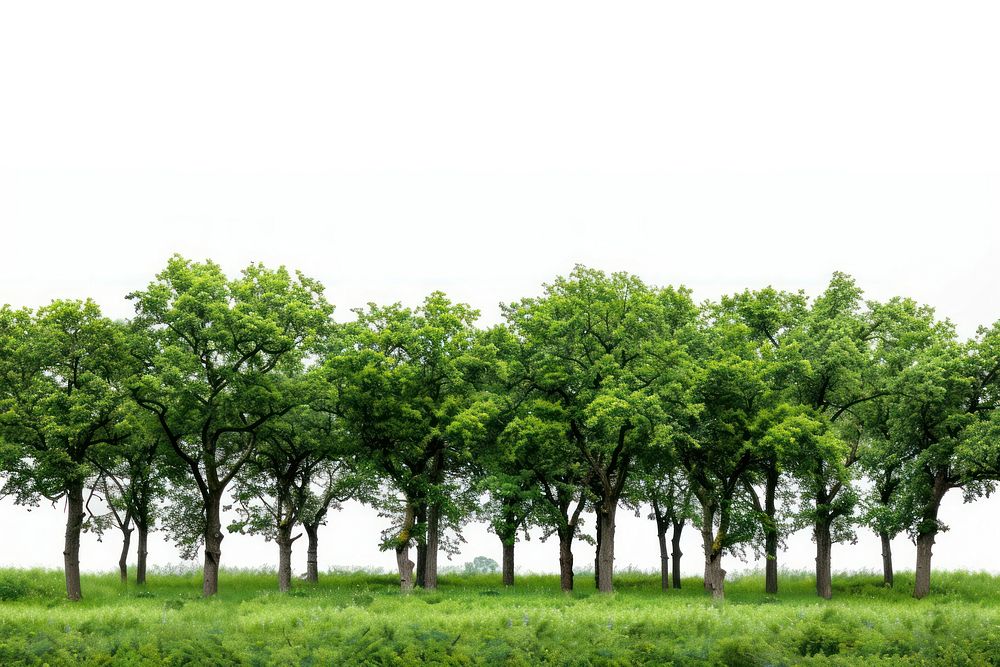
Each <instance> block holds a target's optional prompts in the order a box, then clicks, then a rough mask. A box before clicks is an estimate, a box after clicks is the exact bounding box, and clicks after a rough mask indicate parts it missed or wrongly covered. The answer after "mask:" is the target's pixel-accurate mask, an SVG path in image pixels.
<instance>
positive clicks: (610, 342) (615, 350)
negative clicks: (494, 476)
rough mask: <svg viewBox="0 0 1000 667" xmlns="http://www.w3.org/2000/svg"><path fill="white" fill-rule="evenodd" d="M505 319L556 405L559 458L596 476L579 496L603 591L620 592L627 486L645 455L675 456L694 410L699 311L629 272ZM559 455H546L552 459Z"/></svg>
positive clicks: (576, 285) (580, 272) (547, 290)
mask: <svg viewBox="0 0 1000 667" xmlns="http://www.w3.org/2000/svg"><path fill="white" fill-rule="evenodd" d="M503 311H504V316H505V318H506V319H507V321H508V323H509V325H510V326H511V327H512V330H513V331H514V334H515V335H516V336H517V337H519V338H521V339H522V340H523V341H524V348H525V351H526V354H527V357H526V359H525V363H524V364H523V368H524V370H525V372H526V373H527V380H526V382H527V383H528V384H529V385H530V386H531V387H532V388H533V390H534V393H535V394H536V395H537V396H538V398H539V400H541V401H544V402H546V403H548V406H549V407H547V408H545V410H544V411H545V412H546V413H547V414H546V419H547V420H548V421H550V422H552V420H555V422H556V423H550V424H549V425H548V427H547V430H548V431H552V430H554V431H556V432H558V433H559V434H560V436H561V437H562V438H563V439H567V440H568V442H566V443H565V445H563V444H559V445H557V446H558V449H559V450H562V452H563V454H562V455H563V456H565V457H566V460H567V461H573V462H575V464H576V465H577V466H579V469H580V470H581V471H586V472H585V473H583V475H581V481H585V482H586V484H585V485H583V486H581V487H579V488H578V489H576V490H574V491H573V492H571V493H570V496H577V497H579V498H580V499H586V498H587V497H588V496H590V498H591V499H592V505H593V507H595V509H596V511H597V535H598V557H597V559H596V563H597V566H598V567H597V568H596V569H597V578H598V582H599V585H598V588H599V590H601V591H603V592H610V591H611V590H612V578H613V571H614V540H615V516H616V512H617V509H618V505H619V502H620V501H621V499H622V494H623V492H624V489H625V484H626V483H627V481H628V478H629V475H630V474H631V473H632V471H633V467H634V464H635V462H636V460H637V459H638V457H639V455H640V453H641V452H642V451H643V450H644V449H646V448H665V447H666V443H667V441H669V439H670V438H671V437H672V435H673V433H674V426H675V423H676V422H677V421H678V419H679V416H678V415H680V414H681V413H685V412H686V410H687V405H686V402H685V400H684V399H685V392H686V391H687V388H688V385H689V384H690V382H689V378H690V377H691V375H692V374H691V369H690V366H689V364H688V362H687V356H686V350H685V337H686V336H687V335H689V334H690V332H691V331H693V324H694V320H695V317H696V315H697V309H696V308H695V306H694V305H693V303H692V302H691V299H690V295H689V292H688V291H687V290H685V289H683V288H682V289H673V288H664V289H658V288H652V287H649V286H647V285H645V284H644V283H643V282H642V281H641V280H639V279H638V278H637V277H635V276H631V275H628V274H625V273H614V274H611V275H606V274H604V273H603V272H601V271H597V270H594V269H588V268H586V267H583V266H577V267H576V268H575V269H574V270H573V272H572V274H571V275H570V276H569V277H568V278H565V277H558V278H556V279H555V281H553V282H552V283H551V284H548V285H545V287H544V294H543V296H541V297H538V298H528V299H523V300H521V301H520V302H518V303H514V304H511V305H509V306H505V307H504V308H503ZM539 407H541V406H539ZM525 436H528V437H532V436H531V435H530V433H527V432H526V433H525ZM542 441H543V442H552V441H551V440H550V439H549V438H548V437H545V438H543V440H542ZM552 444H553V445H555V442H552ZM550 454H551V452H544V451H542V450H539V455H540V456H541V457H542V458H543V459H548V458H549V456H550ZM567 491H568V490H567ZM548 495H549V496H551V499H552V501H555V502H552V503H550V504H552V506H553V507H559V510H558V512H557V515H559V516H560V517H561V518H560V520H559V522H560V523H562V522H563V521H566V520H567V519H568V516H567V515H566V513H565V511H564V510H563V509H562V508H563V507H566V508H568V507H569V505H568V504H566V500H567V499H568V497H564V498H562V499H559V498H558V497H557V495H555V494H553V493H552V489H551V488H550V489H549V490H548ZM569 525H570V524H567V525H566V526H563V527H561V528H560V529H561V530H564V531H565V530H568V528H569ZM573 525H575V524H573Z"/></svg>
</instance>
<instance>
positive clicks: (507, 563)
mask: <svg viewBox="0 0 1000 667" xmlns="http://www.w3.org/2000/svg"><path fill="white" fill-rule="evenodd" d="M503 585H504V586H513V585H514V542H513V541H507V540H504V542H503Z"/></svg>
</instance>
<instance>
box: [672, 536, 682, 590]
mask: <svg viewBox="0 0 1000 667" xmlns="http://www.w3.org/2000/svg"><path fill="white" fill-rule="evenodd" d="M673 526H674V532H673V534H672V536H671V538H670V545H671V548H672V552H671V554H670V555H671V557H672V560H673V562H672V563H671V565H673V570H674V588H680V587H681V556H683V555H684V554H683V552H681V531H683V530H684V522H683V521H674V522H673Z"/></svg>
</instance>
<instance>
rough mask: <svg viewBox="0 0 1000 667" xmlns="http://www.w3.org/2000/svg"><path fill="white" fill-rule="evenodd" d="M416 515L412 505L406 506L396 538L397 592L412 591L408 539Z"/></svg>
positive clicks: (411, 564) (411, 570)
mask: <svg viewBox="0 0 1000 667" xmlns="http://www.w3.org/2000/svg"><path fill="white" fill-rule="evenodd" d="M415 519H416V514H415V512H414V508H413V505H412V504H407V506H406V512H405V513H404V515H403V524H402V526H400V530H399V536H398V537H397V538H396V569H397V570H398V571H399V590H400V592H402V593H409V592H410V591H412V590H413V561H412V560H410V538H411V531H412V530H413V522H414V520H415Z"/></svg>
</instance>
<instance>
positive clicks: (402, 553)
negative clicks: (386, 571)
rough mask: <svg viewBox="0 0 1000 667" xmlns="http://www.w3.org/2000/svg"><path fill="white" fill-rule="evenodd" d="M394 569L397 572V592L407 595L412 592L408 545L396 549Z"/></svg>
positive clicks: (411, 566) (411, 571) (411, 563)
mask: <svg viewBox="0 0 1000 667" xmlns="http://www.w3.org/2000/svg"><path fill="white" fill-rule="evenodd" d="M396 567H397V569H398V570H399V590H400V591H402V592H403V593H409V592H410V591H412V590H413V561H412V560H410V545H409V544H404V545H402V546H398V547H396Z"/></svg>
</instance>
